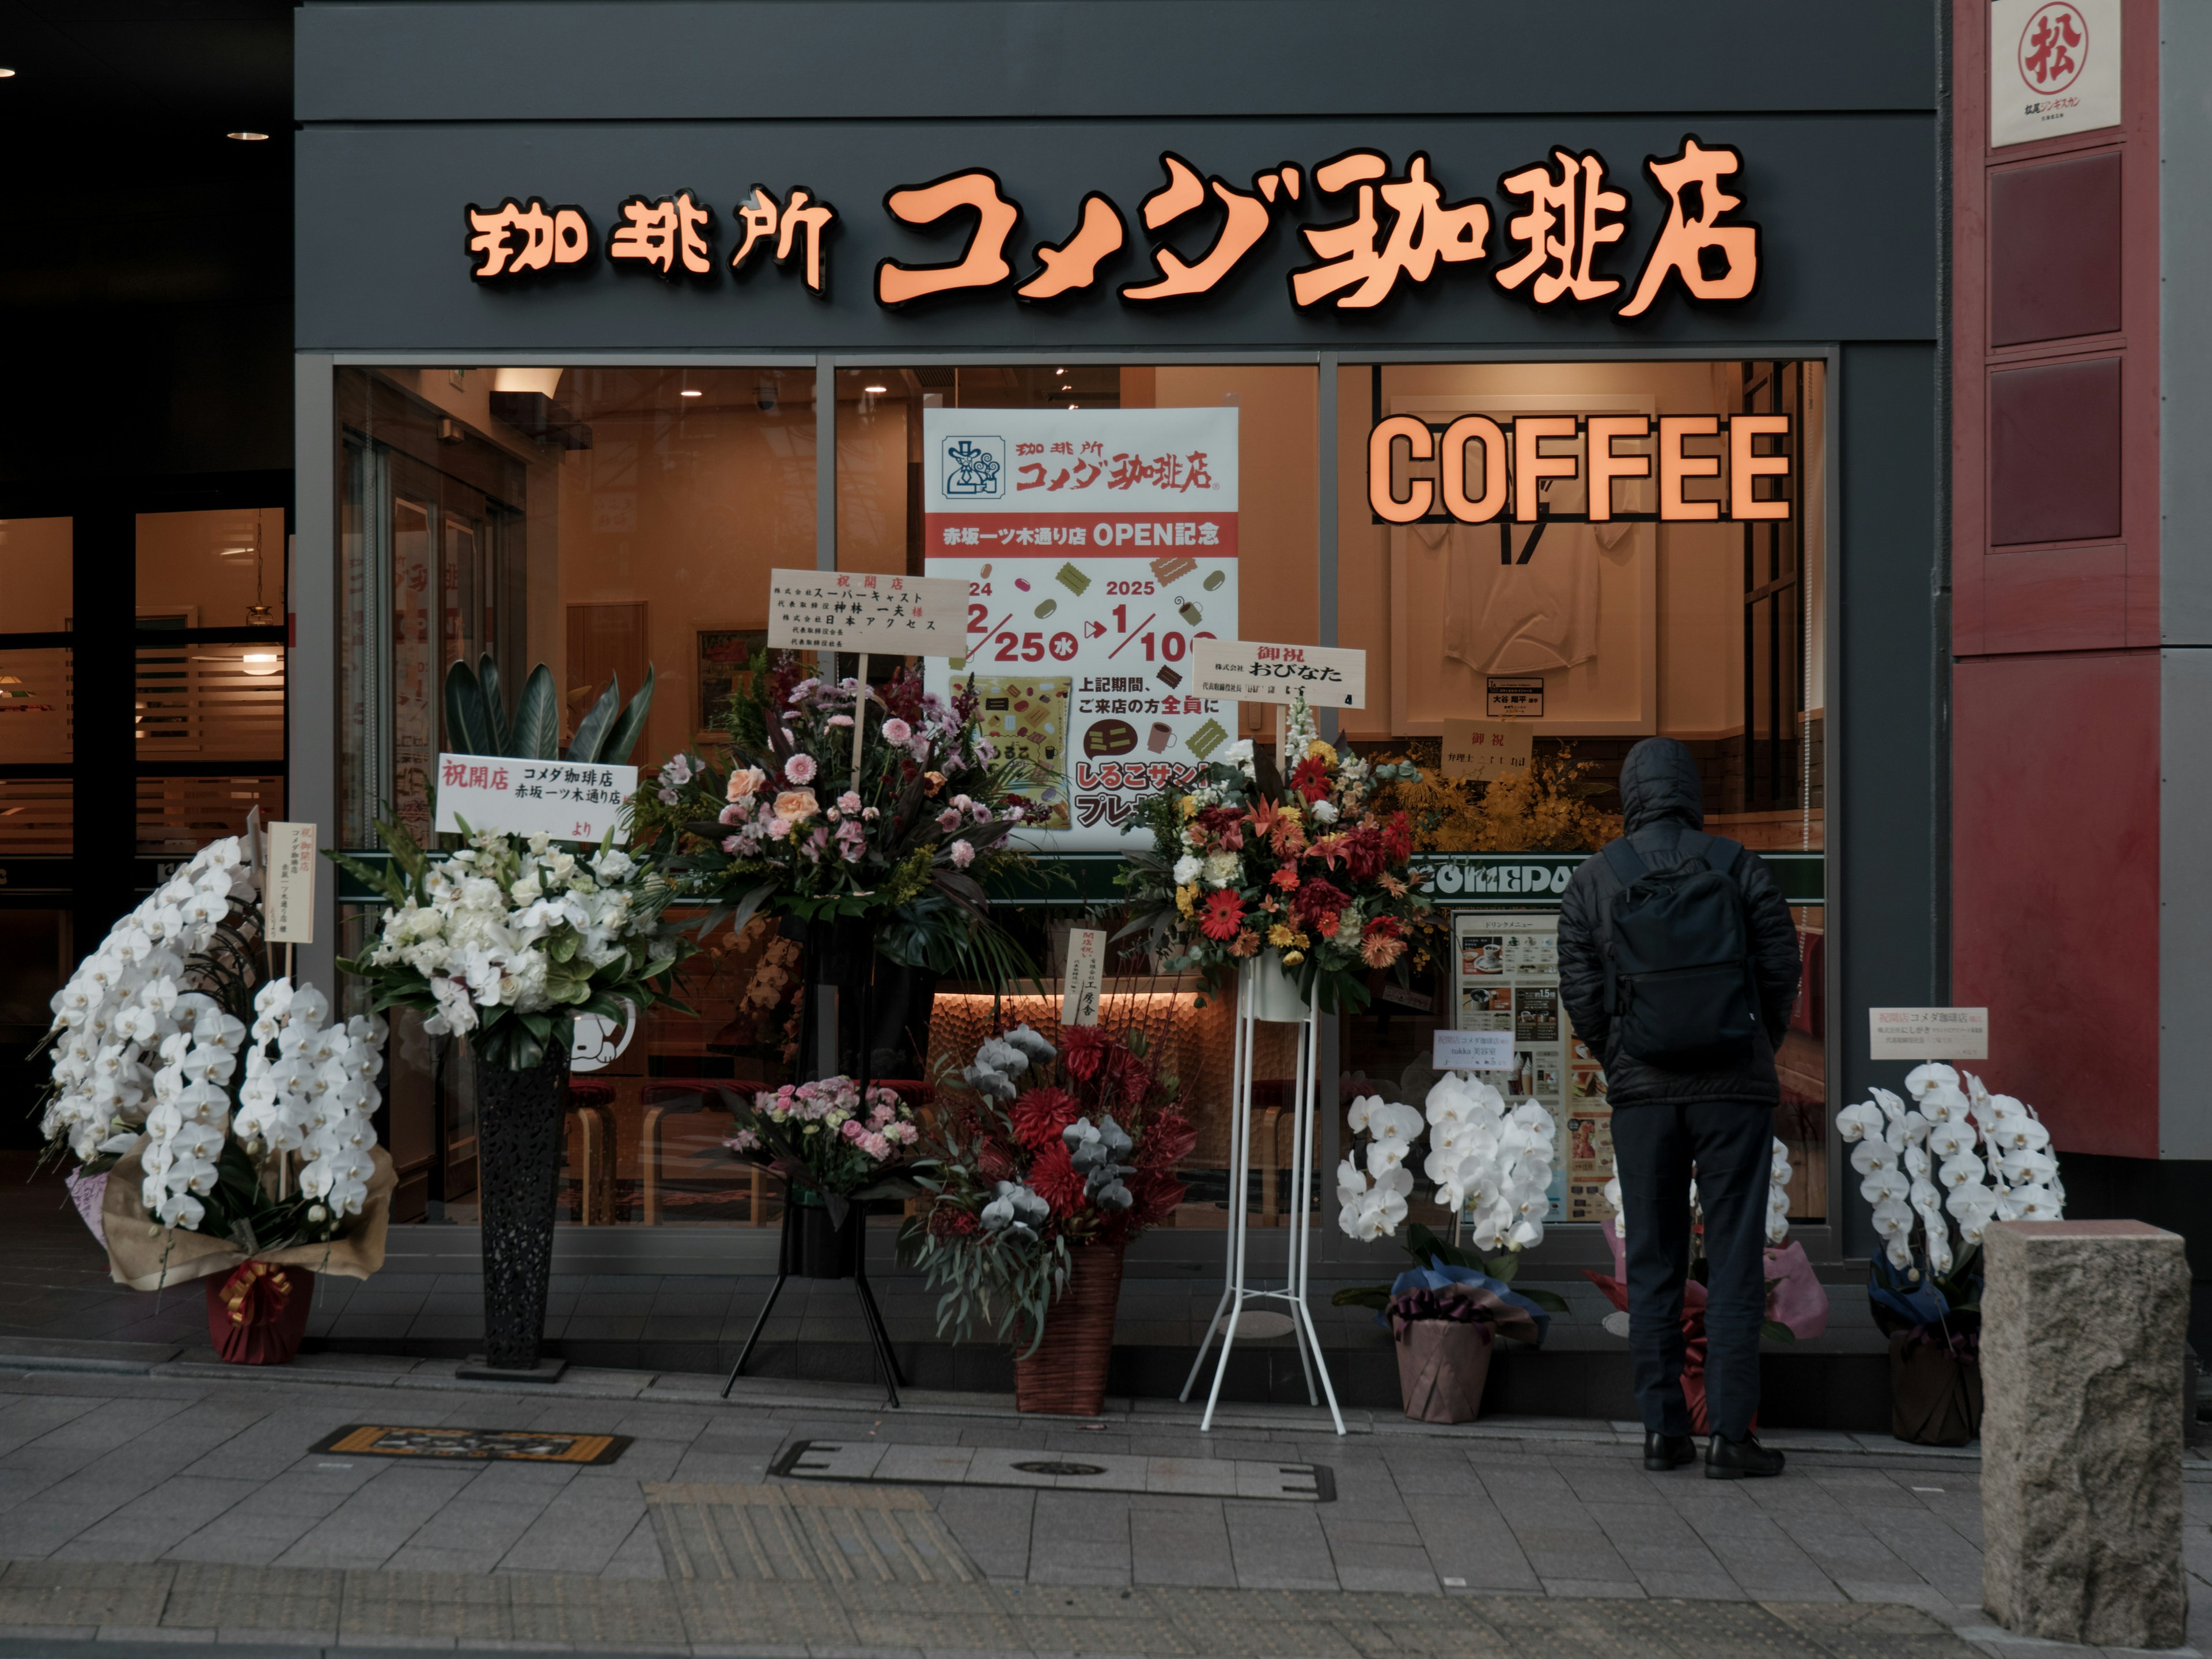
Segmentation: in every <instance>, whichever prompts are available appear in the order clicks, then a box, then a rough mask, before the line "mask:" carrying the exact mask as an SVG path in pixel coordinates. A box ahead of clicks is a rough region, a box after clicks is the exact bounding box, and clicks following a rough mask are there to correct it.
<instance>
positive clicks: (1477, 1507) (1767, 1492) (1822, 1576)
mask: <svg viewBox="0 0 2212 1659" xmlns="http://www.w3.org/2000/svg"><path fill="white" fill-rule="evenodd" d="M72 1363H73V1364H78V1365H82V1364H88V1363H94V1362H90V1361H86V1360H82V1359H80V1360H77V1361H75V1362H72ZM22 1364H24V1361H23V1360H22V1359H21V1358H0V1366H4V1367H15V1366H21V1365H22ZM110 1364H111V1365H112V1369H107V1370H82V1369H63V1368H58V1367H42V1368H40V1369H35V1370H33V1369H24V1370H0V1559H8V1560H9V1561H10V1562H11V1563H12V1565H9V1566H8V1568H7V1569H6V1571H5V1574H4V1576H0V1636H22V1637H26V1638H30V1637H33V1636H35V1637H37V1638H39V1639H40V1640H46V1641H49V1642H51V1641H52V1640H54V1639H57V1638H61V1637H64V1636H67V1635H76V1636H90V1635H94V1634H100V1635H104V1636H106V1637H107V1638H110V1639H111V1640H116V1639H127V1638H131V1637H133V1636H134V1635H143V1636H148V1637H151V1636H153V1635H155V1634H156V1633H158V1634H160V1635H161V1636H163V1637H166V1638H176V1637H179V1636H190V1635H194V1634H197V1635H198V1636H201V1637H203V1638H207V1639H215V1638H216V1637H217V1635H218V1633H219V1632H224V1631H226V1630H228V1631H230V1632H232V1633H233V1636H234V1638H236V1639H238V1640H240V1641H242V1640H244V1639H245V1638H244V1637H243V1635H241V1634H240V1632H245V1631H247V1630H254V1631H258V1632H263V1633H264V1638H265V1637H266V1636H272V1635H276V1634H279V1633H289V1634H287V1636H286V1639H288V1640H292V1641H295V1642H296V1643H298V1644H302V1645H304V1646H310V1647H312V1646H314V1645H317V1644H325V1645H327V1644H336V1643H344V1644H356V1645H357V1644H362V1643H369V1644H374V1643H376V1642H379V1641H380V1640H384V1639H386V1638H391V1639H392V1641H394V1642H399V1641H405V1642H410V1643H413V1644H421V1643H422V1642H425V1641H427V1642H428V1643H430V1644H434V1645H439V1646H444V1645H449V1644H456V1643H461V1644H467V1643H473V1642H480V1641H481V1642H497V1643H503V1644H510V1645H511V1644H518V1643H520V1644H529V1645H544V1644H556V1645H557V1644H568V1645H569V1646H571V1647H581V1648H586V1649H592V1650H599V1649H606V1650H614V1649H616V1648H620V1647H624V1646H635V1645H637V1644H646V1645H651V1646H654V1647H657V1648H659V1649H663V1650H678V1651H681V1650H694V1651H701V1652H704V1651H708V1650H714V1651H732V1650H744V1651H758V1650H775V1651H780V1652H783V1653H787V1654H789V1653H797V1652H802V1651H804V1652H812V1651H826V1650H832V1649H836V1650H848V1651H849V1650H855V1649H859V1650H871V1651H875V1650H896V1651H899V1652H902V1653H908V1654H912V1653H915V1652H917V1651H921V1650H933V1651H935V1650H942V1651H954V1650H957V1651H963V1652H974V1651H1006V1652H1063V1651H1085V1652H1119V1653H1146V1654H1150V1653H1163V1654H1166V1653H1193V1652H1197V1653H1216V1652H1218V1653H1223V1654H1230V1653H1236V1654H1243V1653H1251V1654H1254V1655H1259V1654H1262V1653H1265V1654H1282V1655H1297V1656H1303V1655H1306V1654H1313V1655H1329V1656H1336V1655H1340V1654H1341V1655H1350V1654H1352V1653H1362V1654H1367V1653H1380V1652H1423V1653H1425V1652H1437V1653H1443V1652H1453V1653H1467V1652H1480V1653H1485V1654H1488V1653H1498V1654H1516V1655H1517V1654H1521V1653H1524V1652H1525V1653H1528V1654H1531V1655H1534V1654H1538V1653H1543V1654H1550V1653H1553V1652H1565V1651H1568V1650H1572V1651H1574V1652H1577V1653H1584V1652H1591V1651H1602V1652H1623V1653H1626V1652H1634V1653H1638V1654H1644V1653H1650V1654H1655V1655H1657V1654H1665V1655H1669V1656H1672V1655H1676V1654H1680V1653H1684V1652H1688V1651H1692V1650H1696V1651H1704V1650H1711V1649H1712V1648H1714V1647H1720V1648H1727V1649H1740V1650H1741V1651H1743V1652H1744V1653H1745V1654H1747V1655H1748V1654H1766V1653H1775V1654H1790V1655H1793V1656H1797V1655H1802V1656H1813V1655H1816V1654H1834V1655H1836V1656H1838V1659H1859V1656H1865V1659H1874V1656H1877V1655H1879V1656H1887V1655H1889V1654H1891V1653H1893V1652H1894V1653H1896V1654H1898V1655H1899V1656H1900V1659H1902V1656H1905V1655H1906V1654H1907V1653H1908V1652H1910V1653H1925V1654H1927V1655H1928V1656H1929V1659H1934V1656H1936V1654H1939V1653H1943V1652H1953V1653H1959V1654H1961V1655H1962V1656H1963V1655H1966V1653H1967V1651H1968V1650H1967V1649H1966V1648H1965V1647H1962V1646H1961V1645H1960V1635H1963V1637H1964V1638H1965V1639H1966V1640H1968V1641H1978V1642H1980V1643H1982V1644H1985V1645H1984V1651H1988V1652H1997V1651H2000V1650H2001V1648H2000V1646H1999V1645H1998V1644H2001V1643H2002V1632H1991V1631H1990V1630H1989V1629H1988V1628H1987V1621H1986V1619H1985V1616H1984V1614H1983V1613H1981V1611H1980V1609H1979V1607H1978V1606H1977V1605H1976V1603H1977V1602H1978V1597H1979V1590H1980V1573H1981V1564H1980V1555H1979V1551H1978V1537H1979V1513H1978V1492H1977V1486H1978V1460H1977V1459H1976V1458H1975V1457H1974V1456H1973V1455H1971V1454H1962V1453H1940V1452H1927V1451H1917V1450H1914V1449H1908V1448H1905V1447H1903V1446H1901V1445H1898V1444H1896V1443H1887V1444H1884V1443H1881V1442H1879V1441H1875V1440H1873V1439H1871V1438H1863V1437H1850V1436H1844V1435H1812V1434H1799V1435H1777V1436H1775V1437H1773V1438H1774V1440H1775V1442H1776V1443H1779V1444H1783V1445H1785V1446H1789V1447H1790V1448H1791V1449H1792V1452H1793V1461H1792V1466H1791V1469H1790V1473H1789V1474H1788V1475H1786V1476H1785V1477H1784V1479H1782V1480H1777V1481H1770V1482H1756V1483H1750V1482H1747V1483H1741V1484H1721V1483H1714V1482H1708V1481H1706V1480H1703V1479H1701V1478H1699V1476H1698V1475H1697V1474H1696V1473H1695V1472H1694V1471H1681V1472H1678V1473H1675V1474H1669V1475H1664V1476H1652V1475H1647V1474H1644V1471H1643V1469H1642V1468H1641V1464H1640V1460H1639V1458H1638V1455H1637V1453H1638V1435H1637V1433H1636V1432H1635V1431H1634V1430H1633V1427H1632V1425H1612V1424H1606V1423H1582V1422H1574V1421H1569V1420H1564V1419H1544V1420H1534V1419H1525V1420H1521V1421H1514V1420H1509V1419H1493V1420H1489V1421H1486V1422H1483V1423H1479V1424H1474V1425H1466V1426H1464V1427H1462V1428H1456V1429H1436V1428H1429V1427H1425V1426H1423V1425H1414V1424H1409V1423H1407V1422H1405V1421H1404V1420H1403V1419H1393V1418H1389V1417H1384V1416H1378V1415H1372V1414H1365V1413H1354V1414H1352V1425H1353V1426H1354V1428H1355V1432H1354V1433H1352V1434H1351V1435H1349V1436H1347V1437H1346V1438H1344V1439H1342V1440H1339V1439H1337V1438H1336V1437H1334V1436H1332V1435H1330V1434H1328V1433H1327V1432H1326V1430H1325V1419H1322V1418H1321V1417H1320V1415H1319V1414H1318V1413H1311V1412H1307V1411H1303V1410H1293V1409H1288V1408H1284V1407H1237V1408H1235V1409H1234V1410H1229V1411H1225V1413H1224V1416H1223V1418H1222V1419H1218V1420H1217V1426H1216V1430H1215V1432H1213V1433H1212V1434H1211V1435H1206V1436H1201V1435H1200V1434H1199V1433H1198V1432H1197V1431H1196V1422H1197V1419H1196V1413H1195V1412H1194V1411H1192V1410H1190V1409H1188V1408H1185V1407H1176V1405H1175V1404H1174V1403H1173V1402H1160V1401H1136V1402H1131V1401H1115V1402H1114V1407H1115V1409H1114V1410H1113V1411H1112V1412H1110V1413H1109V1414H1108V1415H1107V1416H1106V1417H1105V1418H1103V1419H1100V1420H1099V1421H1098V1422H1097V1424H1096V1425H1085V1424H1083V1423H1080V1422H1072V1421H1071V1422H1050V1423H1041V1422H1039V1421H1037V1420H1036V1419H1023V1418H1019V1417H1018V1416H1017V1415H1016V1414H1014V1413H1012V1412H1011V1411H1010V1410H1009V1409H1008V1408H1007V1406H1008V1402H1007V1401H1006V1400H1005V1399H1004V1397H1003V1396H963V1395H922V1396H915V1395H909V1397H908V1407H907V1409H905V1410H904V1411H902V1412H896V1413H894V1412H890V1411H886V1410H884V1409H882V1407H881V1406H880V1404H879V1399H878V1395H875V1394H874V1393H873V1392H872V1391H871V1390H867V1389H840V1388H832V1387H826V1386H821V1385H804V1386H802V1385H796V1384H791V1383H773V1382H758V1383H757V1382H751V1381H748V1382H745V1383H741V1384H740V1385H739V1389H738V1394H737V1395H736V1396H735V1397H733V1398H732V1400H730V1401H726V1402H725V1401H720V1399H718V1398H717V1394H716V1385H715V1384H714V1383H711V1382H709V1381H708V1380H707V1379H704V1378H702V1377H698V1376H678V1375H668V1376H654V1375H651V1374H647V1373H634V1372H632V1373H625V1372H591V1371H573V1370H572V1371H571V1372H570V1373H569V1374H568V1379H567V1380H565V1381H563V1382H562V1383H560V1384H558V1385H556V1386H555V1387H553V1388H551V1389H527V1388H523V1387H519V1386H513V1385H491V1384H459V1383H455V1382H454V1381H453V1379H452V1376H451V1373H450V1366H449V1365H440V1364H435V1363H430V1362H409V1361H398V1360H392V1361H380V1360H369V1359H349V1358H343V1357H339V1356H329V1357H325V1358H320V1359H318V1360H308V1361H302V1362H301V1363H300V1364H297V1365H295V1366H293V1367H289V1368H287V1369H286V1370H283V1371H280V1372H276V1373H256V1372H243V1371H240V1370H237V1369H234V1368H231V1367H223V1366H213V1365H202V1364H176V1363H171V1364H161V1365H155V1366H152V1367H147V1366H145V1365H143V1364H137V1365H133V1364H129V1363H127V1362H125V1361H121V1360H118V1361H113V1362H110ZM363 1422H367V1423H378V1424H386V1425H409V1426H417V1427H437V1426H455V1427H471V1428H501V1429H535V1430H541V1431H580V1432H590V1433H612V1434H620V1435H627V1436H630V1437H634V1438H633V1440H632V1443H631V1444H630V1445H629V1447H628V1448H627V1449H625V1450H623V1453H622V1455H620V1457H619V1458H618V1459H617V1461H615V1462H612V1463H611V1464H607V1465H605V1466H603V1467H597V1468H567V1467H553V1466H545V1465H534V1464H526V1463H513V1462H507V1463H491V1464H478V1463H468V1464H460V1465H453V1464H435V1463H424V1462H413V1461H404V1460H387V1459H383V1458H376V1457H368V1456H334V1455H317V1454H313V1453H311V1452H310V1451H309V1450H308V1448H309V1447H310V1446H311V1445H313V1444H314V1443H317V1442H318V1441H319V1440H321V1439H323V1438H324V1437H325V1436H327V1435H329V1434H331V1432H332V1431H335V1430H337V1429H338V1428H340V1427H342V1426H343V1425H348V1424H352V1423H363ZM802 1439H808V1440H817V1441H819V1440H827V1441H844V1442H858V1441H876V1442H879V1443H900V1444H916V1445H959V1446H988V1447H996V1448H1002V1449H1020V1450H1029V1451H1033V1452H1037V1453H1050V1454H1059V1455H1063V1456H1073V1457H1079V1456H1080V1455H1083V1454H1085V1453H1089V1454H1092V1455H1097V1454H1102V1453H1108V1454H1116V1455H1130V1456H1138V1457H1144V1456H1158V1457H1179V1458H1211V1457H1233V1458H1242V1459H1259V1460H1270V1459H1272V1460H1279V1461H1283V1462H1311V1463H1318V1464H1322V1465H1326V1466H1327V1467H1328V1468H1329V1470H1330V1471H1331V1474H1332V1475H1333V1478H1334V1492H1335V1498H1334V1502H1328V1503H1320V1504H1315V1503H1302V1504H1298V1503H1286V1502H1263V1501H1258V1500H1249V1499H1239V1498H1197V1497H1168V1496H1147V1495H1144V1494H1138V1493H1112V1492H1067V1491H1050V1490H1046V1491H1021V1490H1014V1489H1007V1488H990V1487H975V1486H967V1487H954V1486H935V1487H932V1486H921V1487H914V1488H902V1489H897V1490H900V1491H902V1492H918V1493H920V1497H919V1498H911V1499H901V1500H900V1501H901V1502H910V1503H911V1504H912V1505H913V1507H915V1509H917V1510H920V1509H924V1508H926V1509H927V1511H928V1514H929V1516H930V1517H931V1519H932V1521H933V1524H934V1525H935V1526H937V1527H939V1528H941V1529H942V1532H943V1534H945V1535H946V1536H949V1538H950V1539H951V1540H952V1541H954V1543H955V1544H956V1545H957V1550H958V1551H959V1552H964V1555H965V1558H966V1559H967V1561H968V1562H969V1563H970V1564H972V1566H973V1569H974V1574H975V1581H974V1582H972V1583H945V1582H940V1583H921V1584H911V1583H889V1582H885V1583H865V1582H864V1583H848V1584H845V1585H842V1586H834V1585H829V1584H825V1583H820V1582H805V1581H793V1580H791V1579H787V1578H784V1577H773V1576H771V1578H770V1579H769V1581H763V1580H761V1579H760V1578H758V1577H755V1578H754V1579H753V1581H752V1582H723V1581H714V1582H708V1581H704V1580H702V1579H701V1578H700V1577H696V1576H695V1577H689V1578H687V1577H684V1571H691V1572H692V1573H694V1574H695V1575H696V1574H697V1573H698V1572H699V1571H702V1569H701V1568H700V1567H699V1566H698V1565H696V1562H695V1561H694V1559H693V1554H692V1553H684V1554H683V1555H682V1559H681V1560H680V1561H679V1565H678V1571H675V1572H673V1573H671V1570H670V1568H669V1566H668V1565H667V1564H666V1562H665V1559H664V1556H663V1553H662V1545H661V1542H660V1537H659V1535H658V1534H656V1529H655V1526H654V1521H653V1515H652V1513H651V1512H650V1511H651V1503H652V1501H654V1500H653V1493H654V1492H657V1491H659V1488H660V1487H661V1486H662V1484H663V1483H670V1482H675V1483H692V1484H693V1485H694V1486H725V1487H737V1486H743V1487H758V1486H780V1485H781V1483H780V1482H778V1481H776V1480H775V1478H774V1477H772V1476H771V1475H770V1474H769V1466H770V1464H771V1463H772V1462H774V1461H775V1458H776V1456H777V1455H778V1453H779V1452H780V1451H781V1450H783V1449H786V1448H787V1447H788V1446H790V1445H791V1444H792V1443H793V1442H795V1441H797V1440H802ZM2189 1475H2190V1485H2189V1487H2188V1493H2189V1515H2190V1523H2189V1524H2190V1544H2189V1549H2190V1561H2191V1568H2192V1573H2193V1575H2202V1577H2197V1582H2195V1583H2193V1585H2192V1588H2193V1589H2196V1590H2197V1592H2198V1595H2199V1597H2200V1599H2203V1596H2204V1593H2205V1591H2206V1589H2207V1588H2208V1583H2212V1531H2208V1528H2207V1525H2206V1522H2207V1520H2208V1519H2212V1465H2207V1464H2206V1463H2204V1462H2203V1460H2201V1459H2192V1460H2191V1468H2190V1470H2189ZM846 1490H847V1491H871V1492H887V1491H890V1490H893V1489H890V1488H881V1487H876V1488H847V1489H846ZM698 1559H701V1560H703V1559H705V1557H703V1556H701V1557H699V1558H698ZM726 1571H735V1572H736V1576H737V1579H738V1580H743V1579H744V1578H745V1577H746V1576H747V1575H746V1572H745V1571H744V1568H743V1564H742V1563H740V1564H739V1565H738V1568H736V1569H731V1570H726ZM862 1577H864V1578H865V1577H866V1575H865V1574H863V1575H862ZM1731 1604H1732V1605H1731ZM2208 1605H2209V1606H2212V1604H2208ZM1824 1609H1825V1610H1824ZM1875 1609H1887V1611H1881V1612H1879V1613H1877V1612H1875V1611H1872V1610H1875ZM1072 1621H1073V1622H1072ZM2200 1628H2201V1629H2203V1631H2204V1632H2205V1633H2206V1634H2208V1635H2212V1620H2205V1621H2204V1623H2203V1625H2201V1626H2200V1625H2199V1624H2198V1623H2197V1621H2194V1620H2193V1621H2192V1638H2194V1637H2195V1635H2196V1634H2197V1630H2198V1629H2200ZM1953 1632H1958V1633H1960V1635H1954V1634H1953ZM226 1639H228V1638H226ZM732 1644H734V1645H732ZM2003 1645H2005V1646H2010V1645H2012V1644H2003ZM4 1651H5V1650H4V1649H0V1652H4ZM106 1651H118V1650H106ZM2035 1651H2036V1652H2037V1653H2038V1654H2039V1655H2051V1654H2054V1653H2057V1652H2063V1650H2051V1649H2050V1648H2047V1647H2040V1646H2039V1647H2038V1648H2037V1649H2036V1650H2035ZM2027 1652H2028V1650H2027V1647H2026V1646H2025V1645H2024V1644H2023V1645H2021V1646H2020V1648H2019V1654H2018V1659H2027Z"/></svg>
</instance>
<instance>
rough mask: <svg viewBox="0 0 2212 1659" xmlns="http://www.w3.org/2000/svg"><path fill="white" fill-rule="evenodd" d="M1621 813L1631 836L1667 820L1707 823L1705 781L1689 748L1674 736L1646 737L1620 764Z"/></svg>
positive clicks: (1695, 825)
mask: <svg viewBox="0 0 2212 1659" xmlns="http://www.w3.org/2000/svg"><path fill="white" fill-rule="evenodd" d="M1620 804H1621V815H1622V817H1623V818H1624V819H1625V821H1626V829H1627V832H1628V833H1629V834H1630V835H1634V834H1635V833H1636V832H1637V831H1638V829H1645V828H1648V827H1649V826H1650V825H1651V824H1655V823H1662V822H1665V821H1667V820H1669V819H1671V820H1673V821H1674V822H1675V823H1686V824H1687V825H1689V826H1690V828H1691V829H1704V828H1705V781H1704V780H1703V779H1701V778H1700V777H1699V775H1698V763H1697V760H1696V758H1695V757H1693V756H1692V755H1691V753H1690V751H1689V750H1688V749H1686V747H1684V746H1683V745H1682V744H1680V742H1678V741H1676V740H1675V739H1674V738H1644V741H1643V742H1641V743H1639V744H1637V745H1636V747H1635V748H1633V749H1632V750H1629V751H1628V758H1627V759H1626V760H1625V761H1623V762H1622V763H1621V765H1620Z"/></svg>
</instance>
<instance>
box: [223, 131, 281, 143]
mask: <svg viewBox="0 0 2212 1659" xmlns="http://www.w3.org/2000/svg"><path fill="white" fill-rule="evenodd" d="M222 136H223V137H226V138H235V139H237V140H238V141H239V142H240V143H243V144H258V143H261V142H262V140H264V139H265V138H266V137H268V136H269V135H268V134H267V133H265V132H226V133H224V134H223V135H222Z"/></svg>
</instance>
